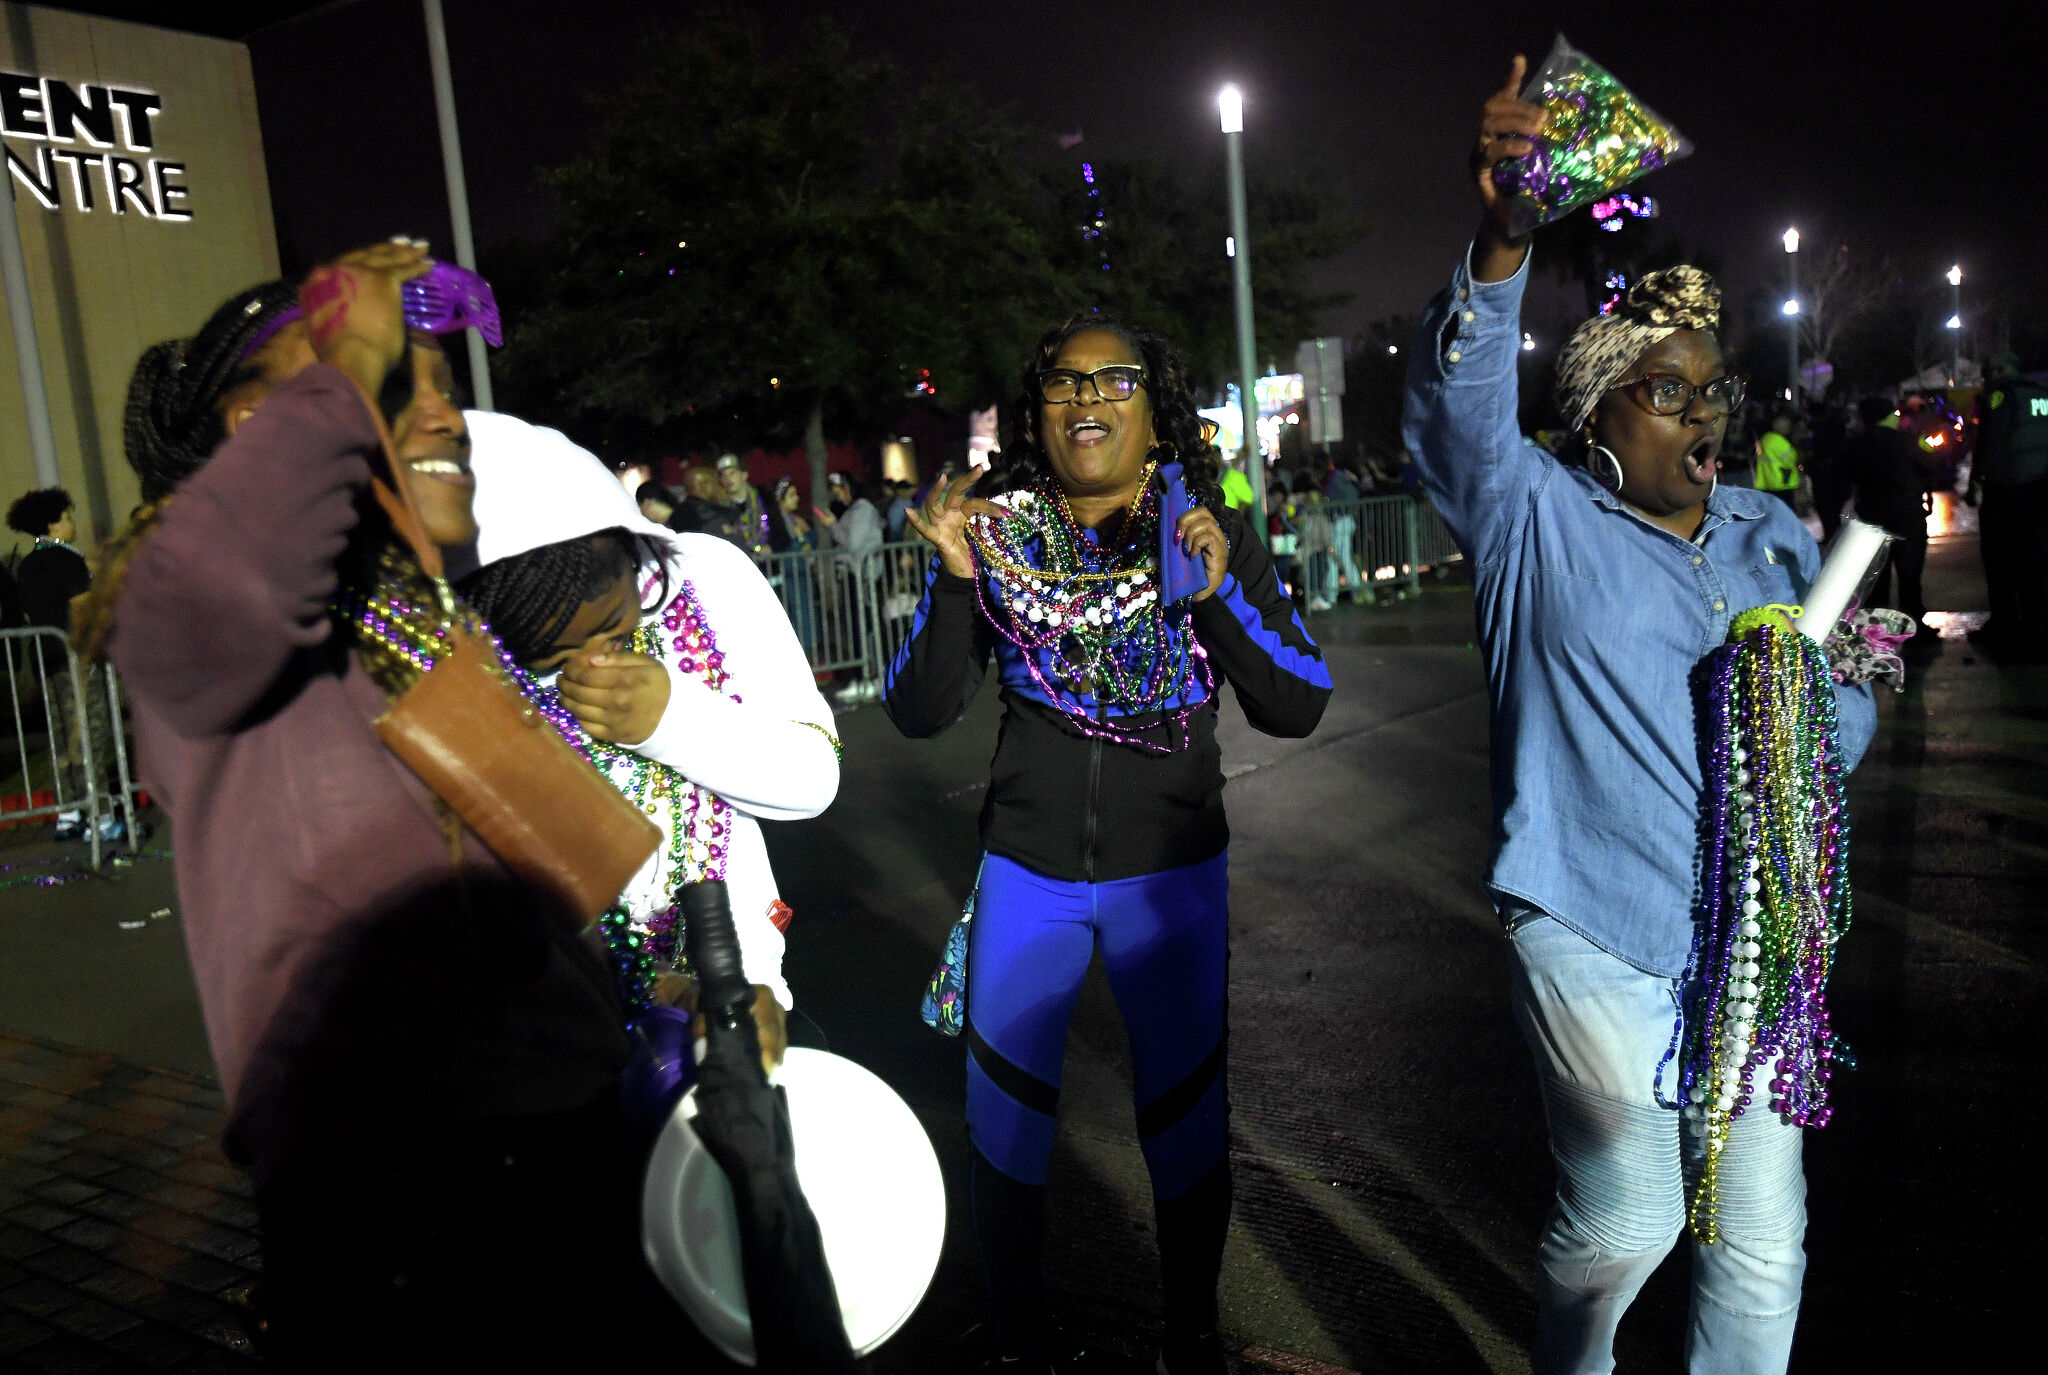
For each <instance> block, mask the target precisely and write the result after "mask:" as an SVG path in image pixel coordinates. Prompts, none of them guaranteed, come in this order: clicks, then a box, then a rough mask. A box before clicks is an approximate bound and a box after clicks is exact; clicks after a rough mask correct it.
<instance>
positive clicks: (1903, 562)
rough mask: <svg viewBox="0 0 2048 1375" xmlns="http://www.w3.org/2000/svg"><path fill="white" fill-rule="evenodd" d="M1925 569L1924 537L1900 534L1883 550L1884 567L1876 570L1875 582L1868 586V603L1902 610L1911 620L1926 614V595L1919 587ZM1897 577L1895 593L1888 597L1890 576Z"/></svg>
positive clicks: (1925, 540) (1890, 592) (1890, 591)
mask: <svg viewBox="0 0 2048 1375" xmlns="http://www.w3.org/2000/svg"><path fill="white" fill-rule="evenodd" d="M1926 571H1927V536H1926V535H1924V534H1922V535H1918V536H1914V535H1903V536H1900V537H1899V538H1897V539H1894V540H1893V541H1892V542H1891V544H1890V545H1888V546H1887V547H1886V549H1885V558H1884V566H1883V567H1881V568H1879V569H1878V570H1877V581H1876V582H1875V583H1873V584H1872V585H1871V588H1870V602H1869V604H1870V605H1871V606H1888V607H1890V608H1891V609H1892V610H1894V611H1903V612H1905V613H1906V614H1907V615H1908V616H1911V617H1912V618H1913V619H1914V620H1916V621H1918V620H1922V619H1924V618H1925V617H1926V615H1927V598H1926V595H1925V594H1924V593H1922V591H1921V590H1920V579H1921V576H1922V575H1923V574H1924V573H1925V572H1926ZM1894 575H1896V576H1897V578H1898V580H1899V596H1898V600H1897V601H1893V600H1892V578H1893V577H1894Z"/></svg>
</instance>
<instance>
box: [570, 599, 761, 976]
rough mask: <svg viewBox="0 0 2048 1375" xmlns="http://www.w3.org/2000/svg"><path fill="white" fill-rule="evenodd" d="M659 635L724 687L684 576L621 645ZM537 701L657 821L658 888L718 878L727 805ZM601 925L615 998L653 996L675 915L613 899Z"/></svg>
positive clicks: (636, 646) (728, 826) (719, 657)
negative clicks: (661, 842)
mask: <svg viewBox="0 0 2048 1375" xmlns="http://www.w3.org/2000/svg"><path fill="white" fill-rule="evenodd" d="M665 636H666V637H667V638H668V648H669V649H670V651H671V652H672V657H673V659H674V662H675V664H676V666H677V667H678V668H679V669H681V670H682V671H683V672H685V673H690V674H693V675H695V676H696V677H697V678H699V679H700V680H701V681H702V682H703V683H704V684H705V686H707V687H709V688H710V689H711V690H712V691H714V692H717V691H722V690H723V689H724V688H725V685H726V683H727V681H728V680H729V679H730V677H731V675H730V674H729V673H727V672H726V669H725V654H724V652H723V651H721V650H720V649H719V647H718V640H717V637H716V636H715V635H714V634H713V633H712V630H711V625H710V622H709V620H708V619H707V618H706V617H705V615H704V608H703V603H702V601H701V600H700V599H699V597H698V595H697V590H696V588H695V587H693V586H691V585H690V583H688V582H687V581H683V582H680V583H679V584H678V585H677V587H676V589H675V595H674V596H673V597H672V598H671V600H670V601H669V604H668V607H667V609H666V610H664V611H663V613H662V616H661V619H660V621H659V622H658V623H648V624H644V625H642V626H640V627H639V628H638V629H637V630H635V631H634V632H633V635H632V637H631V638H630V639H629V640H628V641H627V646H626V647H627V649H628V650H630V651H631V652H633V653H636V654H645V655H648V656H650V657H653V658H660V657H662V650H663V644H662V641H663V638H664V637H665ZM729 695H730V696H731V697H732V700H733V701H735V702H737V701H739V700H740V699H739V696H738V694H736V693H735V694H729ZM538 701H539V704H540V706H541V709H542V712H543V713H544V714H546V715H548V719H549V720H551V721H552V720H556V712H559V713H560V715H561V716H562V717H563V718H564V720H566V722H567V726H566V727H564V726H563V725H562V724H561V722H557V728H558V729H563V731H564V736H565V738H568V739H569V740H570V742H571V743H572V744H575V745H577V747H578V748H579V749H581V750H583V751H584V752H585V754H586V756H587V757H588V758H589V759H590V760H591V762H592V763H594V764H596V765H597V766H598V767H599V768H601V769H603V770H604V771H605V773H606V774H607V775H608V776H609V777H610V778H611V780H612V782H613V783H614V784H615V785H616V786H617V787H618V789H619V791H620V792H622V793H624V794H625V796H626V797H627V799H628V800H629V801H631V802H632V803H633V805H635V806H636V807H639V808H640V809H641V810H642V811H644V812H645V813H646V814H647V815H648V816H649V817H651V818H653V819H654V820H655V821H656V823H657V824H659V825H662V829H663V831H664V833H665V834H666V835H667V836H668V847H667V849H666V851H665V852H664V853H663V855H662V857H661V859H660V860H659V861H658V864H657V868H656V880H657V882H658V883H659V885H660V888H661V890H662V891H664V892H668V893H673V892H674V891H675V890H677V889H678V888H681V887H683V886H685V885H687V884H690V883H696V882H699V881H701V880H704V879H722V878H724V877H725V866H726V856H727V849H728V846H729V843H730V840H731V835H732V824H733V816H732V807H731V804H729V803H728V802H726V800H725V799H724V798H722V797H719V796H718V795H717V794H716V793H713V792H709V791H707V790H706V789H704V788H700V787H698V786H697V785H696V784H694V783H692V782H690V781H689V779H687V778H685V777H684V776H683V775H682V774H680V773H678V772H677V771H676V770H674V769H672V768H670V767H669V766H668V765H666V764H662V763H659V762H657V761H655V760H652V759H649V758H647V757H646V756H645V755H643V754H639V753H637V752H636V751H634V750H631V749H628V748H626V747H624V746H621V745H614V744H611V743H610V742H608V741H603V740H598V739H595V738H593V737H591V736H590V735H589V734H588V733H586V732H585V731H584V730H583V728H582V726H581V724H580V723H578V722H576V720H575V718H574V717H573V716H570V715H569V714H568V713H567V711H566V709H564V708H562V707H561V697H560V694H559V693H557V692H556V691H555V690H554V689H553V688H546V689H541V690H540V692H539V697H538ZM600 925H601V927H602V929H603V931H604V935H605V942H606V945H607V946H608V948H609V949H610V950H611V953H612V959H613V965H614V968H615V969H616V971H617V973H618V976H619V991H620V996H621V997H622V998H623V999H624V1000H625V1002H626V1005H627V1007H628V1008H629V1009H644V1008H646V1007H647V1006H649V1005H650V1003H651V1000H652V998H653V995H654V983H655V977H656V975H657V973H658V971H659V970H660V969H661V968H662V967H664V966H670V965H674V964H675V963H677V961H678V957H679V955H680V953H681V948H682V929H681V913H680V912H679V911H678V909H677V907H676V906H675V904H673V903H670V904H669V905H667V906H665V907H663V908H661V909H659V910H658V911H655V912H653V913H651V914H649V915H648V917H647V918H646V919H645V920H644V922H641V923H637V924H636V923H635V922H634V921H633V919H632V916H631V913H630V912H629V910H628V909H627V907H626V905H625V904H624V903H620V904H618V905H616V906H614V907H613V908H612V909H611V910H610V911H608V912H607V913H606V914H605V915H604V917H603V918H601V919H600Z"/></svg>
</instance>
